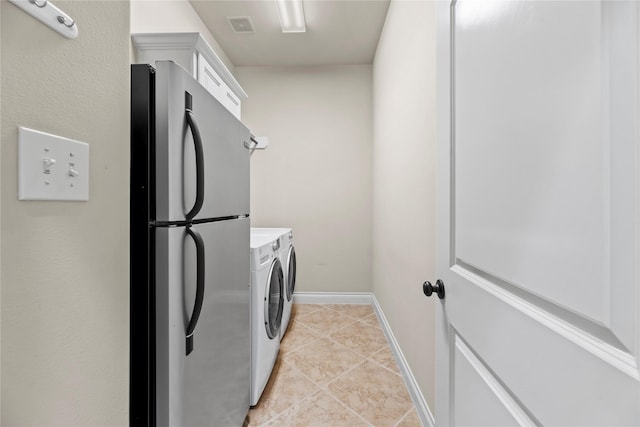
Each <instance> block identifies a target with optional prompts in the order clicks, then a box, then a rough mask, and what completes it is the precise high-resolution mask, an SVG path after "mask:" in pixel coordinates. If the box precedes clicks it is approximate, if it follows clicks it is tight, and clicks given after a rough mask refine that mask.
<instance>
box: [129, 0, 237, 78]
mask: <svg viewBox="0 0 640 427" xmlns="http://www.w3.org/2000/svg"><path fill="white" fill-rule="evenodd" d="M131 33H132V34H135V33H200V35H202V38H203V39H205V41H206V42H207V43H208V44H209V46H211V48H212V49H213V50H214V51H215V53H216V54H217V55H218V56H219V57H220V59H221V60H222V62H223V63H224V65H226V67H227V68H228V69H229V71H231V73H232V74H233V69H234V66H233V63H231V61H230V60H229V58H228V57H227V54H226V53H225V52H224V50H223V49H222V48H221V47H220V45H219V44H218V42H217V41H216V39H215V38H214V37H213V35H212V34H211V32H210V31H209V29H208V28H207V26H206V25H205V24H204V22H202V19H200V17H199V16H198V14H197V13H196V11H195V10H194V9H193V6H191V3H189V1H188V0H131ZM132 53H133V50H132ZM132 63H135V61H134V60H132Z"/></svg>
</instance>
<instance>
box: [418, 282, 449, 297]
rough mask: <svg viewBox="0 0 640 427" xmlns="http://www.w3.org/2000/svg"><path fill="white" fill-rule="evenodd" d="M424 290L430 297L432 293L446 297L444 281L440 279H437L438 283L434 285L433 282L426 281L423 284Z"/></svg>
mask: <svg viewBox="0 0 640 427" xmlns="http://www.w3.org/2000/svg"><path fill="white" fill-rule="evenodd" d="M422 292H424V294H425V295H426V296H428V297H430V296H431V294H432V293H434V292H435V293H436V295H438V298H440V299H444V282H443V281H442V280H440V279H438V280H436V285H435V286H433V285H432V284H431V282H428V281H427V282H424V283H423V284H422Z"/></svg>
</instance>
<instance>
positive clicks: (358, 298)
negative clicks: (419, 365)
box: [293, 292, 436, 427]
mask: <svg viewBox="0 0 640 427" xmlns="http://www.w3.org/2000/svg"><path fill="white" fill-rule="evenodd" d="M293 302H294V303H297V304H371V305H372V306H373V311H374V312H375V313H376V316H378V320H379V321H380V325H381V327H382V331H383V332H384V335H385V337H386V338H387V342H389V346H390V347H391V352H392V353H393V357H394V358H395V360H396V363H397V364H398V368H399V369H400V373H401V374H402V379H403V380H404V383H405V385H406V386H407V389H408V390H409V395H410V396H411V400H412V401H413V404H414V406H415V408H416V412H417V413H418V417H419V418H420V423H422V425H423V427H435V425H436V422H435V418H434V417H433V413H432V412H431V409H429V405H428V404H427V401H426V400H425V398H424V395H423V394H422V391H420V387H419V386H418V382H417V381H416V378H415V377H414V376H413V372H411V368H409V364H408V363H407V359H406V358H405V357H404V354H403V353H402V350H401V349H400V345H399V344H398V341H397V340H396V337H395V336H394V335H393V332H392V331H391V326H390V325H389V322H388V321H387V318H386V317H385V315H384V313H383V312H382V307H380V304H379V303H378V300H377V299H376V296H375V295H374V294H373V293H371V292H295V293H294V294H293Z"/></svg>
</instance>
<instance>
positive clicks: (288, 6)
mask: <svg viewBox="0 0 640 427" xmlns="http://www.w3.org/2000/svg"><path fill="white" fill-rule="evenodd" d="M276 5H277V6H278V15H280V26H281V27H282V32H283V33H304V32H305V31H307V26H306V24H305V22H304V10H303V9H302V0H276Z"/></svg>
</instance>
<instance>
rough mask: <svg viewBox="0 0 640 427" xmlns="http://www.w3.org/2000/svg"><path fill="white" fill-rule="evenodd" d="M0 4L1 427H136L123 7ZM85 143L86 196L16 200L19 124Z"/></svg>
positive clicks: (111, 4) (126, 30)
mask: <svg viewBox="0 0 640 427" xmlns="http://www.w3.org/2000/svg"><path fill="white" fill-rule="evenodd" d="M56 5H57V6H59V7H60V8H61V9H62V10H64V11H66V12H67V13H68V14H69V15H70V16H72V17H73V18H74V19H75V20H76V22H77V23H78V26H79V32H80V35H79V37H78V38H77V39H76V40H72V41H70V40H67V39H65V38H63V37H61V36H59V35H58V34H57V33H55V32H53V31H52V30H50V29H49V28H47V27H45V26H44V25H42V24H40V23H39V22H38V21H36V20H35V19H33V18H32V17H30V16H29V15H27V14H26V13H24V12H23V11H22V10H20V9H18V8H17V7H15V6H14V5H12V4H11V3H8V2H6V1H2V2H1V10H2V40H1V43H2V46H1V55H2V63H1V64H2V75H1V85H0V87H1V90H2V101H1V102H2V120H1V137H2V139H1V141H2V145H1V150H0V151H1V153H2V156H1V158H2V163H1V177H0V178H1V182H2V197H1V202H2V205H1V206H2V222H1V232H2V245H1V246H2V248H1V249H2V262H1V272H2V277H1V279H2V320H1V324H2V367H1V368H2V422H1V424H2V425H5V426H20V425H30V426H54V425H55V426H116V425H117V426H124V425H127V424H128V380H129V375H128V359H129V231H128V228H129V220H128V217H129V200H128V199H129V4H128V2H126V1H110V0H106V1H77V0H76V1H60V0H58V1H56ZM19 125H20V126H26V127H31V128H34V129H37V130H41V131H44V132H50V133H54V134H57V135H62V136H65V137H69V138H73V139H77V140H80V141H84V142H87V143H89V145H90V150H91V157H90V200H89V201H88V202H33V201H25V202H19V201H18V200H17V187H18V184H17V182H16V176H17V171H16V159H17V127H18V126H19Z"/></svg>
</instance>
